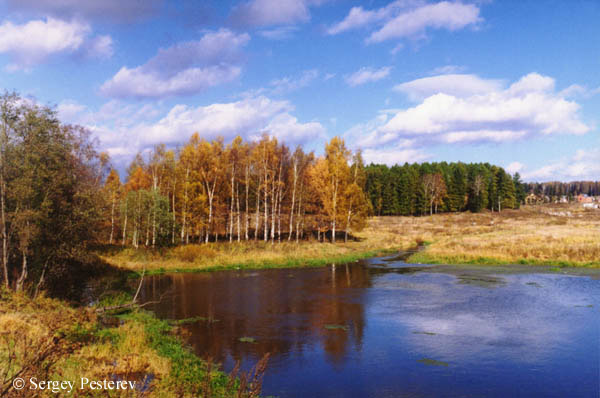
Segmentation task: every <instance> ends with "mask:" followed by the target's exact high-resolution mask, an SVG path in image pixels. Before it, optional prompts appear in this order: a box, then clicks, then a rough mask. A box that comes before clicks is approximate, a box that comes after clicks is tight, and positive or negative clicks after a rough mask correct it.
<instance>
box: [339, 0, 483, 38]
mask: <svg viewBox="0 0 600 398" xmlns="http://www.w3.org/2000/svg"><path fill="white" fill-rule="evenodd" d="M481 21H482V18H481V17H480V16H479V7H478V6H476V5H474V4H463V3H461V2H459V1H453V2H450V1H441V2H439V3H435V4H427V3H424V2H423V1H419V0H415V1H403V0H398V1H394V2H392V3H390V4H389V5H387V6H386V7H382V8H379V9H375V10H365V9H363V8H362V7H353V8H352V9H351V10H350V12H349V13H348V15H347V16H346V18H344V19H343V20H342V21H341V22H339V23H337V24H335V25H333V26H331V27H330V28H329V29H328V30H327V33H329V34H331V35H335V34H339V33H342V32H346V31H349V30H353V29H357V28H375V31H373V32H372V33H371V34H370V35H369V37H368V38H367V40H366V41H367V43H379V42H382V41H385V40H390V39H404V38H420V37H423V36H425V33H426V31H427V30H428V29H446V30H449V31H455V30H459V29H463V28H465V27H467V26H476V25H477V24H479V23H480V22H481Z"/></svg>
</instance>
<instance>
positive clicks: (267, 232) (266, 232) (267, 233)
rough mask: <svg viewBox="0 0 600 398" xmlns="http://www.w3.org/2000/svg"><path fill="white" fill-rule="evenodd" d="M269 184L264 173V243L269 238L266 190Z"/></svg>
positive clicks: (267, 194)
mask: <svg viewBox="0 0 600 398" xmlns="http://www.w3.org/2000/svg"><path fill="white" fill-rule="evenodd" d="M268 186H269V184H268V180H267V174H266V171H265V186H264V190H265V231H264V241H265V242H266V241H267V238H268V237H269V193H268V190H267V188H268Z"/></svg>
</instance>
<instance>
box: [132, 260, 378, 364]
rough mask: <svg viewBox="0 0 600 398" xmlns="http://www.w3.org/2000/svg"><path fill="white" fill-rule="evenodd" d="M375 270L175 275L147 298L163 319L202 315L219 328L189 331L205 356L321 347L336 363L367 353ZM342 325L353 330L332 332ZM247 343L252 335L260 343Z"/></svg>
mask: <svg viewBox="0 0 600 398" xmlns="http://www.w3.org/2000/svg"><path fill="white" fill-rule="evenodd" d="M370 283H371V282H370V276H369V270H368V269H367V268H365V267H362V266H358V265H341V266H331V267H328V268H327V269H326V270H324V269H309V270H266V271H247V272H235V271H229V272H214V273H198V274H174V275H166V276H152V277H149V278H148V281H147V282H146V284H145V286H144V289H143V292H142V294H143V295H144V299H145V300H152V299H154V298H156V297H160V296H161V295H163V296H164V295H165V292H168V294H167V295H166V297H167V298H166V299H165V298H163V299H162V300H161V302H160V304H157V305H155V306H154V308H153V310H154V311H156V312H157V313H158V314H159V315H160V316H161V317H163V318H168V319H186V318H193V317H198V316H201V317H203V318H206V319H212V320H213V322H208V321H203V320H201V321H198V322H194V323H193V324H190V325H186V326H185V328H186V329H187V330H188V331H189V332H190V339H189V341H190V343H191V344H192V346H193V347H194V349H195V350H196V352H197V353H198V354H199V355H201V356H202V357H211V358H213V359H216V360H219V361H221V362H223V361H227V360H228V359H230V358H232V359H235V360H237V359H249V358H253V359H256V358H260V357H262V355H263V354H264V353H266V352H270V353H271V354H272V357H275V358H276V357H277V355H278V354H286V353H289V352H292V351H293V352H295V353H298V354H300V355H301V353H302V352H303V351H304V350H306V349H312V347H313V346H314V345H315V344H319V345H320V347H321V348H322V349H323V350H324V351H325V352H326V353H327V355H328V359H329V360H330V361H331V362H333V363H340V362H341V361H343V358H344V356H345V355H346V353H347V351H348V349H349V346H351V349H352V350H360V347H361V345H362V339H363V335H364V327H365V308H364V295H365V293H366V290H365V289H366V288H368V287H370ZM327 325H343V326H346V327H347V328H346V330H343V329H335V328H326V327H325V326H327ZM241 337H253V338H254V339H255V342H254V343H247V342H242V341H240V340H239V339H240V338H241Z"/></svg>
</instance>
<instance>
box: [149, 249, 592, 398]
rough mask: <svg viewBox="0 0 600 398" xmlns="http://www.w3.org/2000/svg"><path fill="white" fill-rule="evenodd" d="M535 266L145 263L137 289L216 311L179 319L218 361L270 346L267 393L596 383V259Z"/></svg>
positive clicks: (166, 304)
mask: <svg viewBox="0 0 600 398" xmlns="http://www.w3.org/2000/svg"><path fill="white" fill-rule="evenodd" d="M386 260H388V261H386ZM536 270H537V271H538V272H537V273H531V269H530V268H478V267H462V268H457V267H444V266H423V265H415V264H405V263H402V262H400V261H397V259H396V258H389V259H375V260H371V261H366V262H364V263H354V264H350V265H337V266H335V267H332V266H329V267H325V268H307V269H291V270H285V269H284V270H260V271H226V272H214V273H198V274H176V275H163V276H154V277H151V278H149V279H148V280H147V283H146V284H145V286H144V289H143V295H144V296H145V300H151V299H155V298H157V297H160V296H161V295H163V294H164V293H165V292H170V293H169V294H168V295H167V297H168V298H167V299H163V300H162V301H161V303H160V304H157V305H156V306H155V307H154V310H155V311H156V312H157V313H158V314H159V316H161V317H163V318H169V319H184V318H191V317H196V316H202V317H204V318H205V319H212V320H214V321H213V322H208V321H206V320H201V321H197V322H195V323H193V324H190V325H186V326H185V327H186V329H187V330H188V332H189V342H190V344H191V345H192V346H193V348H194V349H195V350H196V352H197V353H198V354H199V355H200V356H202V357H211V358H213V359H216V360H218V361H221V362H223V363H224V365H225V367H226V368H230V367H231V366H232V363H233V361H234V360H237V359H241V360H242V361H243V363H246V364H247V365H248V364H251V363H253V362H255V361H256V360H257V359H258V358H260V357H262V355H263V354H264V353H266V352H270V353H271V357H272V361H271V363H270V366H269V370H268V373H267V377H266V378H265V392H266V393H267V395H274V396H281V397H303V396H319V397H325V396H343V397H395V396H497V397H505V396H516V395H521V396H528V397H536V396H540V397H541V396H544V397H546V396H557V397H559V396H569V397H578V396H597V395H598V374H599V372H600V369H599V361H600V358H599V352H600V339H599V336H600V326H599V324H600V322H599V321H600V316H599V314H598V311H597V308H598V306H599V305H600V302H599V297H600V283H599V280H598V272H595V273H594V272H592V274H591V276H592V277H590V275H588V276H586V275H584V276H576V275H558V274H552V273H547V272H546V273H544V272H543V271H544V269H536ZM242 337H252V338H253V339H255V341H254V342H244V341H240V338H242ZM437 364H445V365H448V366H445V365H444V366H436V365H437Z"/></svg>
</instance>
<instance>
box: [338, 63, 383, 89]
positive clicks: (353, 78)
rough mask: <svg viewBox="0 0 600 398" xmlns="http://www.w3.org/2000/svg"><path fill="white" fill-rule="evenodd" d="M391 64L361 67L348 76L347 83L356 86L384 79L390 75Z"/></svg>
mask: <svg viewBox="0 0 600 398" xmlns="http://www.w3.org/2000/svg"><path fill="white" fill-rule="evenodd" d="M391 70H392V67H391V66H384V67H383V68H379V69H375V68H360V69H359V70H357V71H356V72H354V73H353V74H351V75H350V76H347V77H346V83H348V85H349V86H351V87H355V86H360V85H362V84H365V83H372V82H376V81H378V80H381V79H384V78H386V77H388V76H389V74H390V71H391Z"/></svg>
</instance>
